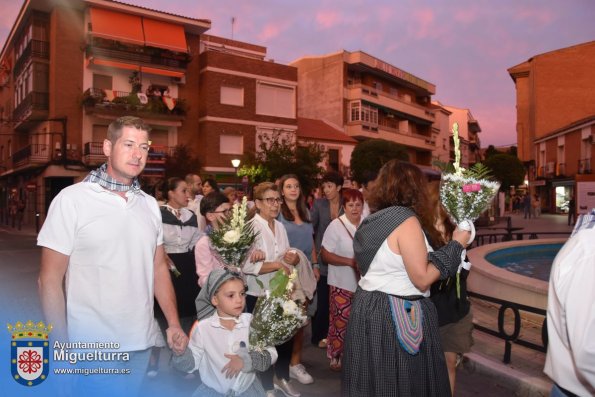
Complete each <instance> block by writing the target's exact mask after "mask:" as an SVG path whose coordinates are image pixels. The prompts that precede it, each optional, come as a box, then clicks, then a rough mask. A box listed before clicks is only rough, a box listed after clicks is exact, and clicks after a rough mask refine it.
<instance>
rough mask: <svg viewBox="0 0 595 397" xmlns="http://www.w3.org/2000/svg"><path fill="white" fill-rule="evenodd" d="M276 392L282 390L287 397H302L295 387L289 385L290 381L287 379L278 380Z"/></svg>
mask: <svg viewBox="0 0 595 397" xmlns="http://www.w3.org/2000/svg"><path fill="white" fill-rule="evenodd" d="M274 386H275V390H281V392H282V393H283V394H285V396H287V397H300V396H301V394H300V392H299V391H297V390H295V389H294V388H293V385H292V384H291V383H289V381H287V380H285V379H281V380H277V381H276V382H275V383H274Z"/></svg>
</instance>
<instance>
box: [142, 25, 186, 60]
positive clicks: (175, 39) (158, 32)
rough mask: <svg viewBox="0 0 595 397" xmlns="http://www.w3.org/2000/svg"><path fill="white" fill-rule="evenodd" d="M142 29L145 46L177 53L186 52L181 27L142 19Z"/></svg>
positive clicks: (184, 35)
mask: <svg viewBox="0 0 595 397" xmlns="http://www.w3.org/2000/svg"><path fill="white" fill-rule="evenodd" d="M143 29H144V32H145V45H148V46H152V47H158V48H165V49H168V50H171V51H177V52H188V46H187V45H186V34H185V33H184V27H183V26H182V25H174V24H172V23H168V22H162V21H158V20H156V19H150V18H143Z"/></svg>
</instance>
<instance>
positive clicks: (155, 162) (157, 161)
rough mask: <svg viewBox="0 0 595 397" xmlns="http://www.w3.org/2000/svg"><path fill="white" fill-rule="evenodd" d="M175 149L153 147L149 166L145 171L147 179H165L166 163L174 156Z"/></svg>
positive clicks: (148, 160) (160, 146)
mask: <svg viewBox="0 0 595 397" xmlns="http://www.w3.org/2000/svg"><path fill="white" fill-rule="evenodd" d="M174 151H175V147H169V146H164V145H151V149H150V150H149V157H147V165H146V166H145V169H144V170H143V176H145V177H159V178H163V177H165V162H166V161H167V158H168V157H170V156H173V154H174Z"/></svg>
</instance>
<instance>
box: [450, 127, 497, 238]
mask: <svg viewBox="0 0 595 397" xmlns="http://www.w3.org/2000/svg"><path fill="white" fill-rule="evenodd" d="M452 133H453V140H454V145H455V150H454V152H455V162H454V164H453V166H454V172H452V173H446V172H445V173H443V174H442V180H441V182H440V201H441V202H442V205H443V206H444V208H445V209H446V212H447V213H448V215H449V216H450V218H451V220H452V221H453V222H454V223H455V224H456V225H458V226H459V228H461V229H464V230H469V231H471V234H472V238H471V241H469V244H471V242H472V241H473V238H474V237H475V228H474V227H473V221H475V220H476V219H477V218H479V216H480V215H481V213H482V212H483V211H485V210H486V208H487V207H488V206H489V205H490V203H491V201H492V199H493V198H494V196H495V195H496V193H497V192H498V189H499V188H500V183H499V182H495V181H492V180H490V179H489V177H490V173H491V170H490V169H489V168H487V167H486V166H484V165H483V164H481V163H477V164H475V165H473V166H472V167H471V168H469V169H468V170H467V169H465V168H462V167H461V165H460V164H461V151H460V149H459V125H458V124H457V123H455V124H454V125H453V127H452Z"/></svg>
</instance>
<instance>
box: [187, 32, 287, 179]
mask: <svg viewBox="0 0 595 397" xmlns="http://www.w3.org/2000/svg"><path fill="white" fill-rule="evenodd" d="M266 56H267V49H266V47H262V46H258V45H254V44H249V43H244V42H240V41H237V40H230V39H225V38H222V37H216V36H211V35H206V34H203V35H202V36H201V38H200V55H199V57H198V58H199V59H198V61H199V62H198V63H199V65H200V71H199V75H200V77H199V79H200V84H199V96H198V97H199V102H200V107H199V114H198V123H197V124H198V134H196V135H192V136H190V137H189V139H188V141H187V143H188V144H189V145H190V146H191V147H192V148H193V150H194V151H195V152H196V153H197V154H198V156H199V158H200V160H201V163H202V166H203V172H204V173H205V174H209V175H212V176H214V177H215V178H216V179H218V180H219V181H223V182H227V181H232V180H234V178H235V177H234V176H233V174H234V172H235V168H234V167H233V166H232V164H231V160H232V159H234V158H238V159H240V158H241V157H242V155H243V154H244V153H248V152H256V151H257V150H258V148H259V147H260V142H261V137H262V136H263V134H266V135H272V134H275V133H278V134H284V135H286V136H288V137H290V138H291V139H292V140H295V139H296V138H297V137H296V131H297V128H298V126H297V102H296V96H297V94H296V92H297V85H298V79H297V69H296V68H294V67H292V66H287V65H282V64H278V63H275V62H273V61H270V60H267V59H266Z"/></svg>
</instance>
